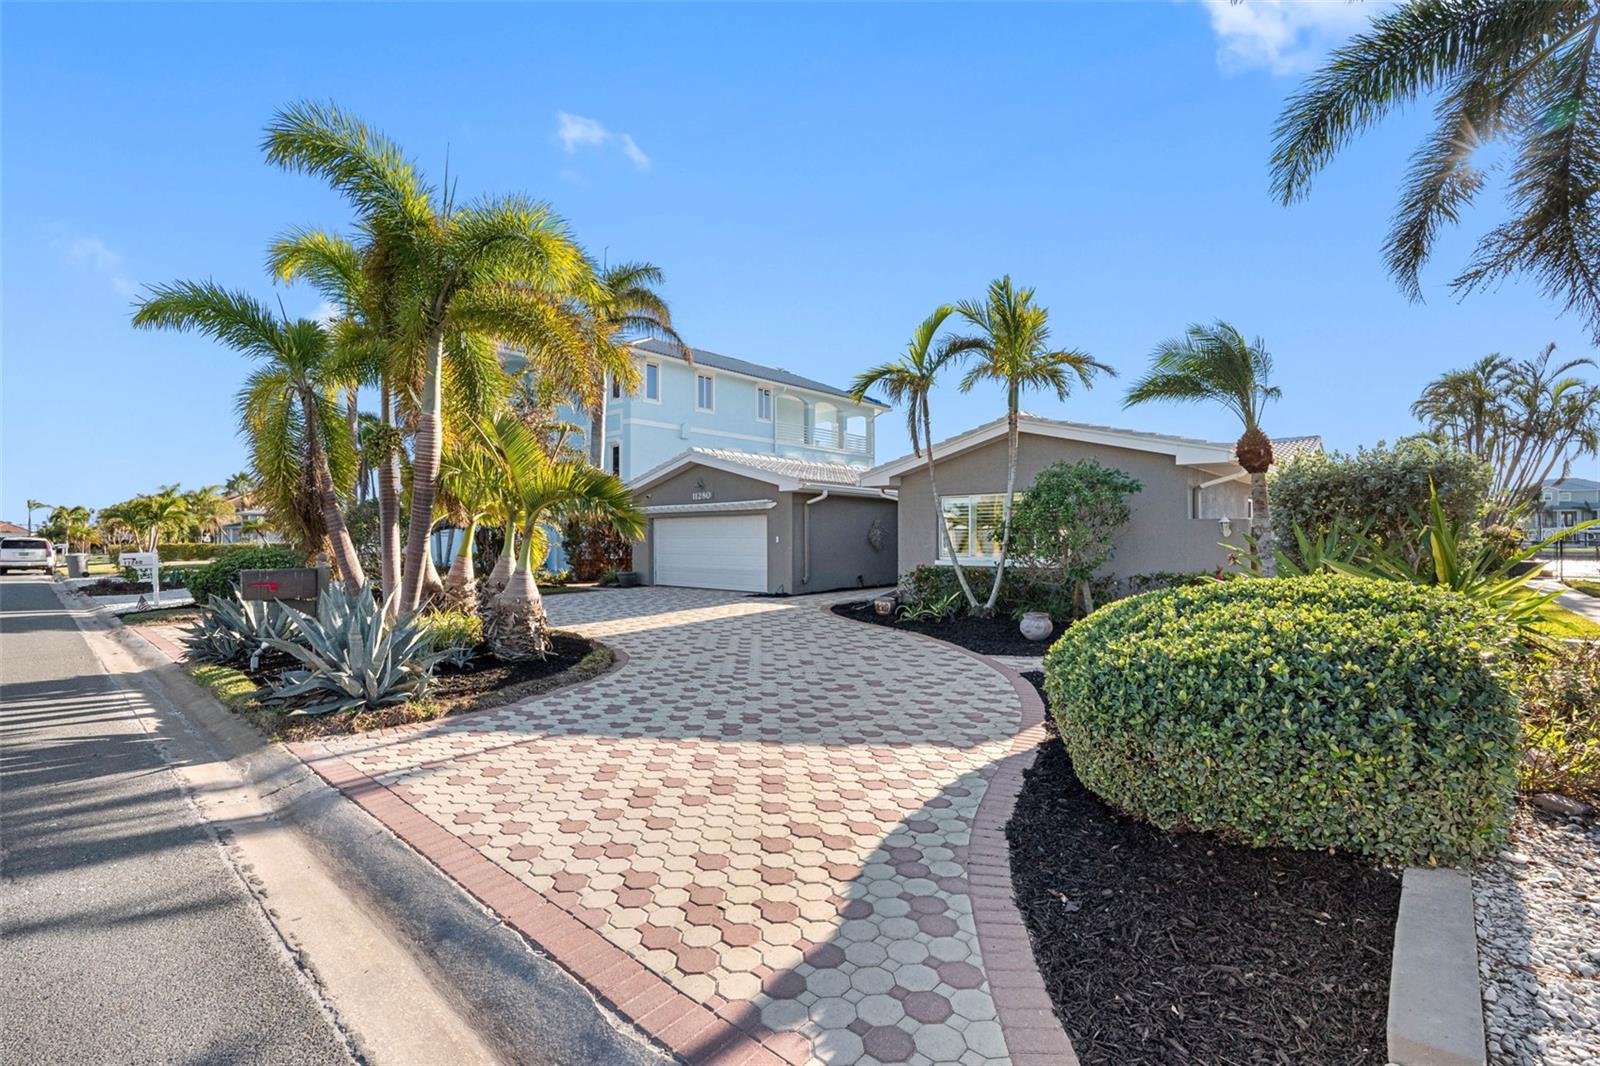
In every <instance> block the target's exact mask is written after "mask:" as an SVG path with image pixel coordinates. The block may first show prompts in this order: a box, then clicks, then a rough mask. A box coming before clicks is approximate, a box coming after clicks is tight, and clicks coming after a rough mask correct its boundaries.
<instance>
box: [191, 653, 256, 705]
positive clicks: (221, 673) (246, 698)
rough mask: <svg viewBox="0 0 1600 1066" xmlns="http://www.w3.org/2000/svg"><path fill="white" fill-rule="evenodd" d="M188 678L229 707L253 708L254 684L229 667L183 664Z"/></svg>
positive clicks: (212, 664)
mask: <svg viewBox="0 0 1600 1066" xmlns="http://www.w3.org/2000/svg"><path fill="white" fill-rule="evenodd" d="M185 669H187V670H188V671H189V676H190V677H192V678H194V679H195V681H196V682H197V683H198V684H199V685H200V687H201V688H204V689H205V690H207V691H208V692H210V693H211V694H212V695H213V696H215V697H216V698H217V699H219V700H221V701H222V702H223V703H225V704H227V705H228V706H229V707H234V708H240V707H248V706H253V705H254V704H255V702H256V683H255V682H254V681H252V680H250V678H249V677H248V676H247V675H245V674H243V673H241V672H240V671H238V670H235V669H234V668H233V667H231V666H221V665H218V664H217V663H192V664H185Z"/></svg>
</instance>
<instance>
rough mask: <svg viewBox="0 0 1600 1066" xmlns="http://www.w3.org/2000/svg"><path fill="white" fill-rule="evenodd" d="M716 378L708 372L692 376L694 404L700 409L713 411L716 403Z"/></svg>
mask: <svg viewBox="0 0 1600 1066" xmlns="http://www.w3.org/2000/svg"><path fill="white" fill-rule="evenodd" d="M716 400H717V393H716V379H715V378H713V377H712V376H711V375H710V374H696V375H695V376H694V405H695V407H696V408H697V409H699V410H701V411H714V410H716V407H717V404H716Z"/></svg>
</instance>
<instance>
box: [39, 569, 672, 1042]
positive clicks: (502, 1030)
mask: <svg viewBox="0 0 1600 1066" xmlns="http://www.w3.org/2000/svg"><path fill="white" fill-rule="evenodd" d="M57 591H58V593H59V594H60V596H61V598H62V599H63V602H64V603H69V605H71V606H76V607H78V608H80V609H82V608H84V607H87V608H88V609H89V610H90V612H91V613H92V615H93V616H94V618H95V619H96V620H97V622H98V624H100V625H102V626H104V627H105V635H106V636H108V637H109V638H111V639H112V640H113V641H115V642H116V643H117V644H118V646H119V647H121V648H122V649H123V650H125V651H126V652H128V653H129V654H130V655H132V656H133V657H134V658H135V659H136V660H137V661H138V662H139V663H140V664H141V665H142V666H143V667H144V668H145V671H146V673H145V675H144V676H142V677H140V678H139V679H138V681H137V682H136V683H137V684H139V685H140V686H141V687H148V688H149V689H152V690H155V689H159V693H156V692H152V694H159V695H161V696H163V697H164V698H165V701H166V702H167V703H168V704H169V705H171V706H173V707H174V708H176V709H177V710H178V711H179V712H180V713H181V714H182V715H183V716H184V718H185V720H186V724H188V725H189V726H191V727H192V728H193V729H195V730H197V731H200V732H203V733H204V734H205V735H206V737H207V739H208V740H210V741H211V742H212V744H213V745H214V746H215V747H216V748H217V749H218V750H219V751H220V752H222V753H224V754H225V755H226V756H228V758H229V760H230V761H231V762H232V763H233V764H234V765H235V766H236V767H237V769H238V770H239V772H240V774H241V776H243V777H244V778H245V779H246V780H247V781H248V782H250V783H251V784H252V785H253V786H255V787H256V788H257V789H258V790H259V791H260V793H261V794H263V795H265V796H268V797H270V803H271V804H272V806H273V808H274V812H273V813H274V815H275V816H276V817H277V819H279V820H280V821H281V822H282V823H283V824H284V825H285V826H288V827H290V828H291V829H293V830H295V831H296V832H297V834H298V835H299V836H300V837H301V838H302V839H303V840H304V842H305V843H306V844H307V845H308V848H309V850H311V851H313V852H315V854H316V856H317V858H318V859H319V860H320V861H322V862H323V863H325V864H326V866H327V867H328V869H329V870H330V872H331V873H332V874H333V875H334V876H335V877H336V879H337V881H338V883H339V885H340V886H341V888H343V889H344V890H345V891H346V892H347V893H348V894H349V895H350V896H351V897H352V898H353V899H354V900H355V901H356V903H357V905H358V906H359V907H360V908H361V910H362V911H363V912H365V913H367V914H369V915H372V916H374V917H375V918H377V919H378V920H379V921H380V922H381V924H382V925H383V926H385V927H387V929H388V930H389V931H390V932H391V933H392V936H393V939H394V941H395V942H397V943H398V944H399V945H400V946H401V947H402V948H403V949H404V950H405V951H406V952H407V953H408V954H410V955H411V956H412V957H413V958H414V959H415V961H416V963H417V964H418V966H419V968H420V969H421V970H422V971H423V973H425V974H426V975H427V976H428V977H429V978H430V979H431V980H430V983H431V984H432V985H433V987H434V988H435V989H436V990H437V991H438V992H439V993H440V994H441V995H442V996H443V997H444V998H445V999H446V1000H447V1001H449V1002H450V1004H451V1005H452V1006H453V1007H454V1008H455V1010H456V1011H457V1012H458V1014H459V1015H460V1016H461V1017H462V1018H463V1019H464V1020H466V1021H467V1022H468V1023H469V1024H470V1025H471V1026H472V1027H473V1029H474V1030H475V1035H476V1037H477V1039H478V1040H480V1041H481V1042H482V1044H483V1045H485V1047H486V1048H487V1050H489V1051H490V1052H491V1053H492V1054H493V1055H494V1056H495V1057H496V1058H497V1059H499V1060H500V1061H503V1062H508V1063H539V1064H571V1066H591V1064H596V1063H606V1064H608V1066H610V1064H613V1063H614V1064H617V1066H634V1064H637V1066H646V1064H650V1066H654V1064H658V1063H662V1062H665V1061H668V1060H667V1057H666V1056H665V1055H664V1054H662V1053H661V1052H660V1051H658V1050H657V1049H655V1048H652V1047H650V1046H649V1045H647V1044H645V1043H644V1042H643V1041H642V1040H641V1039H640V1038H639V1037H638V1035H637V1034H636V1033H635V1032H634V1031H633V1030H632V1028H631V1026H628V1025H627V1023H625V1022H623V1021H622V1020H621V1019H619V1018H617V1017H616V1016H615V1015H613V1014H612V1013H610V1012H609V1011H607V1010H605V1009H604V1008H603V1007H602V1006H601V1005H600V1004H599V1003H598V1002H597V1001H596V999H595V998H594V996H593V995H592V994H591V993H590V992H589V991H588V989H586V988H585V987H584V986H583V985H582V984H580V983H579V982H578V981H576V980H574V979H573V978H572V977H571V976H570V975H569V974H568V973H567V972H566V971H565V970H564V969H563V968H562V967H560V966H559V965H557V964H556V963H555V962H553V961H552V960H551V959H550V958H548V957H547V956H545V955H543V954H541V953H539V952H537V951H535V950H533V949H531V948H530V946H529V944H528V942H527V941H526V940H525V939H524V938H523V937H522V935H521V934H519V933H518V932H517V931H516V930H514V929H512V928H510V927H509V926H507V925H506V924H504V923H503V922H501V921H500V919H499V918H498V917H497V916H496V915H494V914H493V913H492V912H491V911H488V910H486V909H485V908H484V907H483V906H482V905H480V904H479V903H478V901H476V900H475V899H473V898H472V897H471V896H470V895H469V894H468V893H467V892H466V891H464V890H463V889H462V887H461V886H460V885H458V884H456V883H455V882H454V881H452V880H450V879H449V878H448V877H446V876H445V875H444V874H443V873H441V872H440V871H439V870H438V869H437V868H435V866H434V865H433V864H432V863H430V862H428V861H427V859H425V858H423V857H422V856H420V855H418V854H417V853H416V852H415V851H413V850H412V849H411V848H410V847H408V846H407V845H406V843H404V842H403V841H402V840H400V839H399V838H398V837H397V836H396V835H395V834H394V833H393V832H391V831H390V829H389V828H388V827H387V826H384V825H383V824H382V823H381V822H378V821H376V820H375V819H373V818H371V817H370V816H369V815H368V814H367V813H366V812H365V811H363V810H361V809H360V808H359V807H358V806H357V805H356V804H353V803H347V802H345V798H344V796H343V795H342V794H341V793H340V791H339V790H338V789H336V788H333V787H331V786H330V785H328V784H327V783H326V782H324V780H323V779H322V777H321V776H319V775H318V774H317V773H316V772H315V771H313V770H312V769H311V768H309V767H307V766H306V764H305V763H304V762H302V761H301V760H300V759H298V758H296V757H295V756H294V755H293V754H291V753H290V751H288V750H287V749H286V748H285V747H284V746H283V745H279V744H273V743H269V742H267V741H265V740H263V738H262V737H261V736H260V734H258V733H257V732H256V731H255V730H254V729H253V728H252V727H251V726H249V725H248V724H246V723H245V722H244V721H242V720H241V719H240V718H239V717H238V716H237V715H235V714H234V713H233V712H231V711H229V710H228V709H227V708H226V707H224V706H223V705H222V704H221V703H220V702H218V701H217V700H216V699H215V698H214V697H212V696H211V695H210V694H209V693H207V692H206V691H204V690H203V689H202V688H200V687H199V686H198V685H197V684H195V683H194V681H193V680H191V679H190V678H189V677H188V675H187V674H186V673H185V672H184V671H183V669H182V668H181V667H180V666H178V665H177V664H176V663H175V662H173V661H172V659H171V657H170V655H169V654H167V653H164V652H163V651H162V650H160V649H158V648H157V647H156V646H155V645H154V644H153V643H152V642H151V641H149V640H147V639H146V638H145V636H144V635H143V634H141V633H138V632H136V631H134V630H133V629H131V628H129V627H128V626H126V625H124V624H121V623H120V620H119V619H117V618H115V616H114V615H113V614H112V613H111V612H110V611H107V610H105V609H104V608H102V607H100V606H98V605H95V604H93V603H87V604H85V603H83V602H79V603H76V604H71V603H70V601H69V600H68V597H71V600H75V601H84V600H86V597H83V596H81V595H80V594H77V593H75V592H70V591H63V590H59V589H58V590H57ZM310 961H311V963H312V965H313V967H315V961H316V960H315V959H312V960H310ZM397 1006H398V1008H399V1009H402V1010H403V1009H404V1005H397Z"/></svg>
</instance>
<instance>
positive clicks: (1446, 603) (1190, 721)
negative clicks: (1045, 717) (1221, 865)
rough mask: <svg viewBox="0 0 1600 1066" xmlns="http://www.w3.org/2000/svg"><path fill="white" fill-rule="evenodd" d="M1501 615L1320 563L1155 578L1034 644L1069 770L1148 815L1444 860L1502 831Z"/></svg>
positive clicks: (1506, 767)
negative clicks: (1178, 584) (1269, 572)
mask: <svg viewBox="0 0 1600 1066" xmlns="http://www.w3.org/2000/svg"><path fill="white" fill-rule="evenodd" d="M1510 668H1511V661H1510V658H1509V645H1508V644H1507V633H1506V632H1505V629H1504V627H1503V626H1502V624H1501V623H1499V622H1498V621H1496V620H1495V618H1494V617H1493V616H1492V615H1491V614H1489V613H1488V612H1487V611H1485V610H1484V609H1482V608H1480V607H1478V606H1477V605H1475V604H1473V603H1471V602H1470V601H1468V600H1466V599H1464V598H1462V597H1460V596H1458V595H1456V594H1454V593H1451V592H1447V591H1444V590H1440V589H1436V588H1427V587H1422V586H1416V585H1411V584H1407V583H1402V582H1398V581H1371V580H1364V579H1361V578H1352V577H1343V576H1336V575H1321V576H1314V577H1304V578H1284V579H1261V580H1244V579H1241V580H1237V581H1227V582H1216V583H1212V584H1210V585H1202V586H1196V587H1192V588H1179V589H1166V590H1163V591H1160V592H1149V593H1145V594H1143V595H1140V596H1134V597H1131V598H1129V599H1126V600H1122V601H1119V602H1117V603H1115V604H1112V605H1110V606H1108V607H1105V608H1103V609H1101V610H1099V611H1097V612H1095V613H1094V614H1092V615H1090V616H1089V617H1088V618H1087V619H1085V620H1083V621H1082V622H1079V623H1078V624H1077V625H1076V626H1074V627H1072V628H1071V629H1069V630H1068V631H1067V633H1066V635H1065V636H1063V637H1062V638H1061V640H1060V641H1058V642H1057V643H1056V645H1055V646H1054V647H1053V648H1051V650H1050V653H1049V655H1048V657H1047V658H1046V659H1045V686H1046V691H1047V693H1048V694H1049V696H1050V702H1051V707H1052V710H1053V714H1054V716H1055V719H1056V723H1057V725H1058V727H1059V728H1060V731H1061V739H1062V741H1063V742H1064V743H1065V745H1066V747H1067V751H1068V753H1069V754H1070V755H1071V756H1072V763H1073V768H1074V770H1075V771H1076V772H1077V774H1078V777H1079V779H1080V780H1081V781H1082V782H1083V783H1084V784H1085V785H1086V786H1087V787H1089V788H1090V789H1092V790H1093V791H1094V792H1095V793H1097V794H1098V795H1100V796H1101V797H1102V798H1103V799H1105V800H1107V801H1108V802H1110V803H1112V804H1113V805H1115V806H1117V807H1120V808H1122V809H1123V810H1125V811H1128V812H1129V813H1132V814H1135V815H1137V816H1139V817H1142V818H1145V819H1147V820H1149V821H1150V822H1152V823H1154V824H1155V825H1157V826H1159V827H1161V828H1163V829H1180V828H1181V829H1192V830H1208V831H1215V832H1219V833H1222V834H1224V835H1227V836H1230V837H1233V838H1236V839H1241V840H1244V841H1247V842H1249V843H1251V844H1255V845H1269V844H1279V845H1286V846H1288V847H1294V848H1303V849H1317V848H1342V849H1345V850H1348V851H1352V852H1358V853H1361V854H1364V855H1368V856H1372V857H1374V858H1377V859H1381V860H1385V861H1404V862H1424V861H1438V862H1448V863H1454V862H1459V861H1462V860H1464V859H1467V858H1471V857H1473V856H1477V855H1481V854H1483V853H1484V852H1486V851H1488V850H1490V849H1491V848H1493V847H1494V846H1495V845H1496V844H1497V843H1499V842H1500V841H1502V840H1503V839H1504V836H1505V829H1506V824H1507V819H1508V816H1509V814H1510V808H1511V801H1512V794H1513V788H1514V783H1515V769H1516V764H1517V747H1518V723H1517V714H1516V700H1515V697H1514V696H1513V694H1512V689H1511V687H1510V686H1511V673H1510Z"/></svg>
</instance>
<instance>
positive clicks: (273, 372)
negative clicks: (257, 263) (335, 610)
mask: <svg viewBox="0 0 1600 1066" xmlns="http://www.w3.org/2000/svg"><path fill="white" fill-rule="evenodd" d="M133 324H134V325H135V326H137V327H140V328H147V329H149V328H154V329H176V330H183V331H188V330H199V331H200V332H201V333H204V334H206V335H208V336H211V337H214V338H216V339H217V340H219V341H221V342H222V343H223V344H226V345H227V346H228V347H230V348H233V349H235V350H236V351H239V352H241V353H243V354H244V355H247V356H249V357H250V358H252V359H256V360H259V361H261V362H262V363H263V364H264V365H263V366H262V367H261V368H260V369H258V370H257V371H255V372H254V373H253V374H251V375H250V377H249V378H247V379H246V380H245V385H244V388H243V389H242V390H240V392H239V401H238V405H239V414H240V421H241V425H242V428H243V429H244V431H245V433H246V434H247V435H248V436H249V437H250V441H251V447H252V451H253V457H254V465H255V468H256V470H257V472H259V473H260V474H261V475H262V481H263V483H264V487H265V489H266V491H267V494H268V496H269V497H274V498H277V499H279V500H282V499H284V498H285V497H291V496H292V495H293V494H294V492H295V490H296V487H297V486H298V485H299V483H300V479H301V477H302V476H303V475H302V471H303V469H309V470H310V473H311V476H312V479H313V483H314V486H315V493H316V500H317V503H318V506H319V509H320V516H321V519H322V526H323V532H324V533H325V534H326V535H327V537H328V539H329V541H330V542H331V544H332V547H333V555H334V559H335V561H336V562H337V563H338V564H339V572H340V574H342V575H343V577H344V583H345V587H346V588H348V589H349V590H350V591H351V592H356V591H358V590H359V589H361V588H362V587H363V586H364V585H366V583H367V577H366V573H365V572H364V571H363V570H362V568H361V558H360V556H359V555H357V553H356V549H355V544H354V543H353V542H352V541H351V539H350V531H349V529H348V528H346V526H345V521H344V515H343V513H342V512H341V511H340V509H339V497H338V489H337V486H338V485H342V484H347V483H348V481H349V478H350V475H351V474H352V472H353V469H354V467H353V457H352V455H351V448H350V440H349V437H348V436H346V434H345V433H344V431H343V425H342V417H341V415H340V412H339V407H338V400H337V397H338V394H339V391H340V390H341V389H342V388H343V387H344V386H345V384H346V383H347V381H348V380H349V374H348V372H347V371H346V370H345V369H344V368H341V367H340V366H339V365H338V363H337V362H336V360H335V359H334V358H333V345H332V342H331V340H330V338H329V336H328V331H327V330H326V329H324V328H323V327H322V325H321V324H320V323H317V322H313V321H311V320H310V319H305V318H301V319H295V320H290V319H288V318H283V317H280V316H278V315H275V314H273V313H272V311H271V310H269V309H268V308H267V306H266V305H265V304H262V303H260V302H258V301H256V300H254V299H252V298H250V297H249V296H246V295H244V294H243V293H237V292H229V291H227V290H225V289H223V288H221V287H219V286H217V285H215V284H213V283H211V282H204V283H197V282H178V283H175V284H172V285H165V286H157V287H155V288H153V289H151V291H150V294H149V295H148V296H146V297H145V298H144V299H143V300H141V301H140V302H139V304H138V309H137V310H136V311H135V312H134V316H133ZM302 449H303V452H302ZM302 464H303V466H302ZM319 539H320V538H319Z"/></svg>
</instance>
